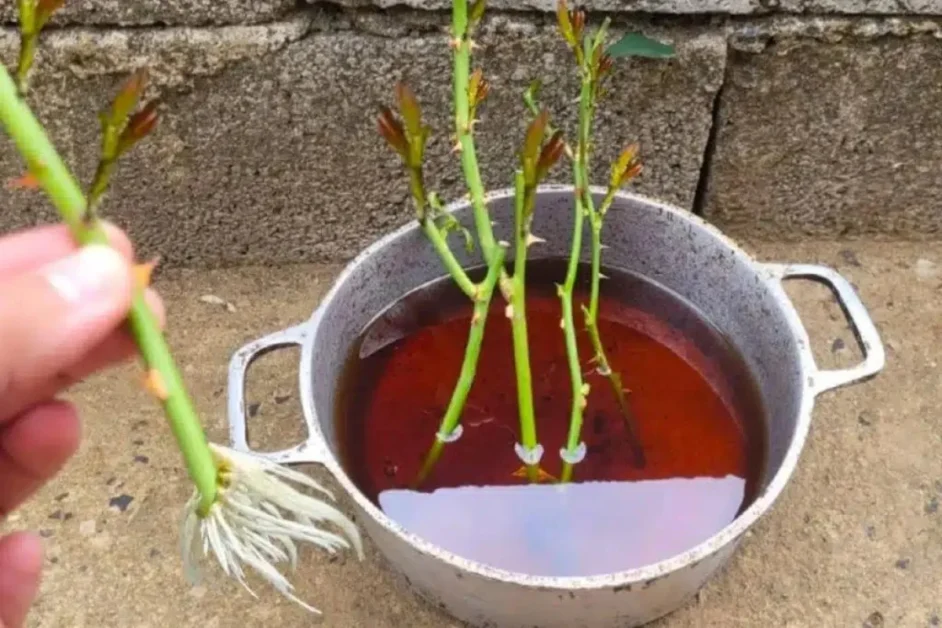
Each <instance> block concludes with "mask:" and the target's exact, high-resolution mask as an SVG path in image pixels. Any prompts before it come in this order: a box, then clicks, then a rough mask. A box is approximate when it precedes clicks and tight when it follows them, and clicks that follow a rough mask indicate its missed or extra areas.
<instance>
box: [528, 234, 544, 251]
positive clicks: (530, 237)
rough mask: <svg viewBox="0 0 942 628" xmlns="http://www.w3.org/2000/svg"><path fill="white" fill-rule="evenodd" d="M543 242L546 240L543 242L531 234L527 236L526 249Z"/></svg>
mask: <svg viewBox="0 0 942 628" xmlns="http://www.w3.org/2000/svg"><path fill="white" fill-rule="evenodd" d="M544 242H546V240H544V239H543V238H541V237H539V236H535V235H533V234H532V233H528V234H527V240H526V244H527V248H529V247H531V246H533V245H534V244H541V243H544Z"/></svg>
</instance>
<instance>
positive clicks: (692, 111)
mask: <svg viewBox="0 0 942 628" xmlns="http://www.w3.org/2000/svg"><path fill="white" fill-rule="evenodd" d="M449 4H450V3H449V0H337V1H334V2H317V1H315V2H313V3H310V4H309V3H305V2H283V1H282V0H263V1H255V0H253V1H251V2H249V1H247V0H216V1H215V2H210V1H209V0H152V1H148V2H135V3H130V2H115V1H114V0H71V1H69V2H68V9H65V10H63V12H62V14H61V15H59V16H58V17H57V18H56V23H55V25H54V26H52V27H51V28H50V30H49V31H48V32H47V35H46V37H45V40H44V42H43V44H42V46H41V54H40V58H39V62H38V66H37V72H36V74H35V77H34V82H33V85H34V87H33V91H32V93H31V96H30V101H31V103H32V104H33V106H34V108H35V110H36V111H37V112H38V113H39V115H40V116H41V118H42V119H43V121H44V122H45V123H46V124H47V125H48V128H49V130H50V133H51V136H52V137H53V139H54V141H55V143H56V145H57V146H58V147H59V149H60V150H61V151H62V153H63V154H64V156H65V157H66V159H67V160H68V161H69V163H70V165H72V166H73V167H74V168H75V170H76V172H77V173H78V175H79V177H80V178H81V179H82V181H88V179H89V177H90V176H91V174H92V171H93V169H94V166H95V159H96V157H97V150H98V146H97V142H98V127H97V122H96V113H97V111H98V110H99V108H100V107H102V106H104V105H105V104H106V102H107V101H108V99H109V98H110V96H111V95H112V94H113V93H114V90H115V89H116V87H117V85H118V84H119V83H120V81H121V80H122V79H123V78H124V77H125V76H126V75H127V73H129V72H130V71H131V70H133V69H134V68H136V67H139V66H141V65H146V66H148V67H149V68H150V69H151V72H152V75H153V85H152V88H151V89H152V92H153V94H159V95H160V96H161V98H162V99H163V100H164V102H165V105H164V108H163V119H162V122H161V124H160V126H159V127H158V130H157V132H155V134H154V135H153V136H152V137H151V138H149V139H148V140H147V141H146V142H145V143H144V144H142V145H141V146H140V147H138V148H136V149H135V150H134V152H133V153H131V154H130V155H129V156H128V157H127V158H126V159H125V160H124V161H123V163H122V165H121V166H120V170H119V174H118V176H117V178H116V179H115V182H114V187H113V192H112V194H111V196H110V198H109V199H108V200H107V202H106V205H105V213H106V214H107V215H108V216H109V217H110V218H111V219H113V220H114V221H115V222H118V223H119V224H121V225H122V226H124V227H126V228H127V229H128V230H129V231H130V232H131V234H132V236H133V237H134V238H135V240H136V241H137V242H138V243H139V246H140V248H141V249H142V254H147V255H150V254H160V255H161V256H162V257H163V258H164V260H165V263H167V264H170V265H190V266H204V267H205V266H219V265H231V264H245V263H253V264H255V263H291V262H302V261H341V260H346V259H349V258H350V257H351V256H353V255H355V254H356V253H357V252H358V251H359V250H360V249H361V248H362V247H364V246H365V245H367V244H368V243H369V242H370V241H372V240H373V239H375V238H376V237H378V236H380V235H382V234H383V233H385V232H387V231H389V230H391V229H393V228H395V227H397V226H398V225H400V224H403V223H404V222H406V221H408V220H409V219H410V217H411V208H410V206H409V199H408V195H407V190H406V187H405V184H404V180H403V177H402V174H401V171H400V166H399V164H398V161H397V158H395V157H394V156H393V155H392V154H391V153H390V152H389V150H388V149H387V148H386V147H385V146H384V144H383V143H382V141H381V140H380V138H379V137H378V135H377V134H376V130H375V111H376V109H375V107H376V104H377V103H379V102H381V101H385V102H389V101H390V100H391V98H392V88H393V85H394V84H395V82H396V81H397V80H400V79H405V80H406V81H408V83H409V84H410V85H412V86H413V88H414V89H415V91H416V92H417V93H418V95H419V98H420V99H421V101H422V103H423V105H424V107H425V109H426V110H427V113H428V116H429V119H430V122H431V124H432V126H433V130H434V133H435V135H434V139H433V141H432V144H431V146H430V149H429V159H430V161H429V165H428V176H429V179H430V182H431V183H432V185H434V187H435V188H436V189H438V190H439V191H440V192H441V194H442V195H443V196H444V197H446V198H454V197H456V196H458V195H460V194H462V193H463V186H462V181H463V180H462V178H461V174H460V168H459V166H458V163H457V161H456V159H455V158H454V157H453V156H452V155H450V154H449V149H450V141H449V135H450V133H451V121H450V107H449V103H450V57H449V51H448V48H447V36H446V34H445V28H446V26H447V24H448V17H449V16H448V7H449ZM13 5H15V3H12V2H10V3H4V5H3V8H2V9H0V21H2V22H4V23H5V26H4V27H3V28H2V30H0V58H2V59H3V60H4V61H5V62H6V63H7V64H12V62H13V60H14V59H15V55H16V42H17V38H16V31H15V27H14V21H15V14H14V12H13V10H12V7H13ZM586 5H587V7H588V8H589V9H590V10H595V11H597V12H601V13H604V14H606V15H610V16H611V17H612V18H613V19H614V25H615V30H616V31H624V30H628V29H641V30H643V31H644V32H645V33H648V34H651V35H654V36H658V37H661V38H663V39H666V40H669V41H671V42H673V43H674V44H676V46H677V49H678V56H677V58H676V59H673V60H671V61H668V62H663V61H646V60H632V61H630V62H629V63H620V64H618V71H617V75H616V76H615V77H614V79H613V82H612V86H613V87H615V89H613V90H612V94H611V96H610V97H609V100H608V101H607V102H606V103H605V104H604V106H603V107H602V110H601V111H600V114H599V127H598V134H597V141H598V143H599V146H598V150H599V155H598V157H597V162H596V173H597V181H598V182H599V183H603V182H604V180H605V174H606V172H607V167H608V162H609V160H610V159H611V158H612V157H613V156H614V155H615V154H616V152H617V151H618V149H619V148H620V147H621V146H623V145H624V144H626V143H628V142H632V141H638V142H640V143H641V145H642V149H643V153H644V154H643V157H644V160H645V164H646V170H645V173H644V175H643V176H642V178H641V180H640V182H639V185H638V187H637V189H638V190H639V191H641V192H642V193H646V194H650V195H652V196H656V197H659V198H662V199H664V200H667V201H669V202H672V203H675V204H677V205H680V206H682V207H684V208H687V209H690V210H692V211H695V212H698V213H700V214H702V215H704V216H705V217H707V218H708V219H709V220H711V221H713V222H714V223H716V224H717V225H718V226H719V227H720V228H722V229H724V230H725V231H727V232H728V233H730V234H731V235H733V236H734V237H743V236H752V237H764V238H772V239H778V240H782V239H799V238H804V237H809V236H823V237H832V236H855V235H874V234H882V235H886V236H891V237H904V238H934V237H939V236H940V235H942V228H940V226H942V210H940V209H939V207H940V203H939V201H940V200H942V107H939V106H938V103H940V102H942V69H940V68H942V65H940V63H939V60H940V57H942V50H940V46H942V42H940V41H939V36H940V33H942V0H932V1H929V0H923V1H919V0H909V1H908V2H906V1H905V0H896V1H894V0H885V1H881V0H857V1H848V2H842V1H838V0H831V1H827V0H703V1H696V2H694V1H692V0H590V1H589V2H588V3H586ZM489 6H490V7H491V9H490V17H489V19H488V20H487V22H486V24H485V26H484V30H483V32H482V34H481V35H480V37H479V38H478V39H479V44H480V49H479V50H478V52H477V57H476V58H477V62H478V63H479V64H480V65H482V66H483V68H484V70H485V72H486V73H487V75H488V76H489V78H490V80H491V82H492V92H491V95H490V96H489V99H488V102H487V104H486V105H485V110H484V111H483V112H482V116H481V118H482V119H481V122H480V126H479V127H478V145H479V156H480V159H481V162H482V166H483V173H484V177H485V183H486V185H487V187H488V188H491V189H493V188H500V187H506V186H509V185H510V182H511V176H512V168H513V166H514V163H515V160H514V152H513V151H514V148H515V146H516V145H517V143H518V142H519V141H520V138H521V137H522V132H523V127H524V118H523V116H522V115H521V114H522V109H521V100H520V94H521V93H522V91H523V89H524V88H525V87H526V85H527V84H528V83H529V81H530V80H531V79H532V78H536V77H540V78H542V79H544V82H545V84H546V88H545V95H544V101H545V103H546V105H547V106H548V107H549V108H550V110H551V111H552V112H553V115H554V119H555V120H556V121H557V122H558V123H560V124H562V125H563V126H565V127H567V128H571V127H572V125H573V123H574V120H575V111H574V109H573V107H572V104H571V100H572V98H574V97H575V96H576V94H577V84H576V77H575V76H574V74H573V72H572V64H571V60H570V59H569V57H568V53H567V51H566V50H565V48H564V47H563V46H562V44H561V42H560V41H559V39H558V36H557V35H556V33H555V31H554V18H553V14H552V10H553V7H554V1H553V0H490V2H489ZM21 168H22V166H21V164H20V161H19V158H18V156H17V154H16V153H15V151H14V150H13V148H12V146H11V145H10V144H9V143H8V142H7V141H6V139H5V138H3V140H2V141H0V177H3V178H10V177H13V176H15V175H16V174H18V173H19V172H20V171H21ZM553 178H554V180H555V181H560V182H566V181H568V180H569V175H568V172H567V171H566V169H565V168H559V169H557V171H556V172H554V175H553ZM0 199H2V200H0V232H3V231H7V230H9V229H13V228H16V227H20V226H24V225H27V224H36V223H39V222H46V221H50V220H55V216H54V215H53V213H52V212H51V210H50V207H49V205H48V203H47V202H46V201H45V199H44V198H43V197H42V196H41V195H39V194H37V193H35V192H33V193H30V192H20V191H7V190H4V192H3V196H2V197H0Z"/></svg>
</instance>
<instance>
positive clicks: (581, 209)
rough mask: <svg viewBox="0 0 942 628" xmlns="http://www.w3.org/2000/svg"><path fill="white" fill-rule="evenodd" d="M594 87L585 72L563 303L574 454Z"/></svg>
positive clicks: (566, 475)
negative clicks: (575, 306)
mask: <svg viewBox="0 0 942 628" xmlns="http://www.w3.org/2000/svg"><path fill="white" fill-rule="evenodd" d="M592 89H593V85H592V80H591V76H590V75H589V74H588V73H587V72H584V73H583V78H582V89H581V91H580V93H579V141H578V144H577V147H576V154H575V162H574V164H573V165H574V167H573V181H574V187H575V199H574V200H575V203H574V204H575V217H574V218H573V232H572V251H571V252H570V254H569V267H568V269H567V271H566V283H565V284H564V285H563V290H562V292H561V294H560V298H561V300H562V306H563V331H564V333H565V335H566V355H567V357H568V359H569V379H570V381H571V382H572V407H571V409H570V413H569V435H568V437H567V439H566V453H567V454H569V455H570V456H572V455H574V454H575V452H576V448H577V447H578V446H579V443H580V442H581V441H582V413H583V410H584V408H585V405H586V391H585V390H584V384H583V381H582V368H581V365H580V363H579V350H578V346H577V344H576V330H575V323H574V322H573V315H572V291H573V287H574V286H575V283H576V273H577V271H578V269H579V256H580V254H581V253H582V223H583V217H584V215H585V211H586V207H585V202H584V199H585V196H586V194H585V191H586V190H587V188H588V181H589V180H588V168H587V166H586V162H587V160H588V155H587V153H588V148H589V146H588V144H589V135H590V132H591V124H592V118H591V115H592V111H591V107H592ZM594 287H595V286H594V285H593V288H594ZM570 479H572V463H570V462H568V461H566V460H564V461H563V469H562V475H561V476H560V481H561V482H568V481H570Z"/></svg>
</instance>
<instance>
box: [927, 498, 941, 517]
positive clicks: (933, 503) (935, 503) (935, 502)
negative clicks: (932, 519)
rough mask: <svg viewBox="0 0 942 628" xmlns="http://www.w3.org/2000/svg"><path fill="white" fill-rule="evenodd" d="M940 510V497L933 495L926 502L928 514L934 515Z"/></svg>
mask: <svg viewBox="0 0 942 628" xmlns="http://www.w3.org/2000/svg"><path fill="white" fill-rule="evenodd" d="M937 512H939V498H938V497H933V498H932V499H930V500H929V501H928V502H926V514H927V515H934V514H935V513H937Z"/></svg>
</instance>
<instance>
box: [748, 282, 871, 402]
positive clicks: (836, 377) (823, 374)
mask: <svg viewBox="0 0 942 628" xmlns="http://www.w3.org/2000/svg"><path fill="white" fill-rule="evenodd" d="M764 266H765V268H766V270H767V271H768V272H769V273H770V275H771V278H772V279H774V280H777V281H778V282H781V281H782V280H785V279H789V278H804V279H811V280H814V281H819V282H821V283H823V284H825V285H826V286H828V287H829V288H830V289H831V292H832V293H833V294H834V296H835V297H836V298H837V302H838V303H839V304H840V306H841V309H842V310H843V311H844V315H845V316H846V317H847V319H848V320H849V321H850V323H851V326H852V327H853V329H854V334H855V335H856V337H857V342H858V344H859V345H860V348H861V350H862V351H863V354H864V359H863V362H861V363H860V364H858V365H856V366H852V367H850V368H846V369H835V370H828V369H817V374H816V375H815V377H814V382H815V383H814V388H815V391H816V392H818V393H820V392H824V391H826V390H831V389H833V388H839V387H841V386H846V385H848V384H852V383H854V382H858V381H860V380H864V379H867V378H869V377H872V376H874V375H875V374H877V373H878V372H880V371H881V370H882V369H883V366H884V364H885V363H886V351H885V350H884V348H883V341H882V340H880V334H879V332H877V328H876V326H875V325H874V324H873V320H872V319H871V318H870V314H869V313H867V308H865V307H864V304H863V303H862V302H861V301H860V297H859V296H857V292H856V291H855V290H854V288H853V286H851V285H850V282H849V281H847V279H845V278H844V277H843V276H842V275H841V274H840V273H838V272H837V271H835V270H834V269H832V268H828V267H827V266H820V265H817V264H765V265H764ZM808 352H809V353H810V352H811V350H810V348H809V349H808ZM812 362H814V358H813V357H812Z"/></svg>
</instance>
